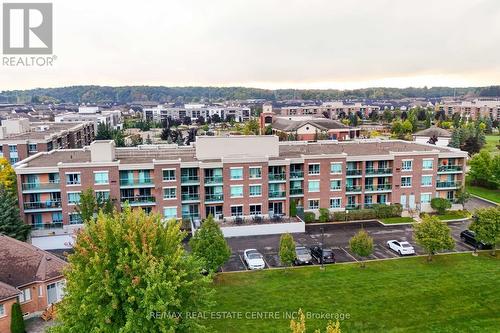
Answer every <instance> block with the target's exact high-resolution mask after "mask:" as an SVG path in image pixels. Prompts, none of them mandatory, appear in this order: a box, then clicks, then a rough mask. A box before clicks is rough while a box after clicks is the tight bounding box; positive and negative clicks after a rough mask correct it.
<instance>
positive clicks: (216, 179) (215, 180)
mask: <svg viewBox="0 0 500 333" xmlns="http://www.w3.org/2000/svg"><path fill="white" fill-rule="evenodd" d="M222 182H223V178H222V176H210V177H205V185H212V184H222Z"/></svg>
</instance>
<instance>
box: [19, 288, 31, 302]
mask: <svg viewBox="0 0 500 333" xmlns="http://www.w3.org/2000/svg"><path fill="white" fill-rule="evenodd" d="M26 295H29V298H27V297H26ZM28 302H31V289H30V288H26V289H23V290H21V293H20V294H19V303H21V304H24V303H28Z"/></svg>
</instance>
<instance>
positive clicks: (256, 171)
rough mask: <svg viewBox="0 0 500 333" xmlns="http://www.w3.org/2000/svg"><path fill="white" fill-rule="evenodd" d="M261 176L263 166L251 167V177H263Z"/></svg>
mask: <svg viewBox="0 0 500 333" xmlns="http://www.w3.org/2000/svg"><path fill="white" fill-rule="evenodd" d="M261 178H262V168H261V167H250V179H261Z"/></svg>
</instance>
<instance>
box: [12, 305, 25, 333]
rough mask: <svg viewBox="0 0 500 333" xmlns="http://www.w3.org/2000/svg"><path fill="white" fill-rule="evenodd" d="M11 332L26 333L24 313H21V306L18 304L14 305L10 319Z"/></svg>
mask: <svg viewBox="0 0 500 333" xmlns="http://www.w3.org/2000/svg"><path fill="white" fill-rule="evenodd" d="M10 332H11V333H25V332H26V328H25V327H24V319H23V313H22V311H21V305H20V304H19V303H18V302H15V303H14V304H12V312H11V319H10Z"/></svg>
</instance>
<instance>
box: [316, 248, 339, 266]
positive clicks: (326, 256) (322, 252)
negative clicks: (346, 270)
mask: <svg viewBox="0 0 500 333" xmlns="http://www.w3.org/2000/svg"><path fill="white" fill-rule="evenodd" d="M311 256H312V257H313V258H314V259H315V260H316V261H317V262H318V263H319V264H321V257H322V256H323V263H324V264H334V263H335V254H334V253H333V250H332V249H329V248H325V249H321V247H319V246H313V247H311Z"/></svg>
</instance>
